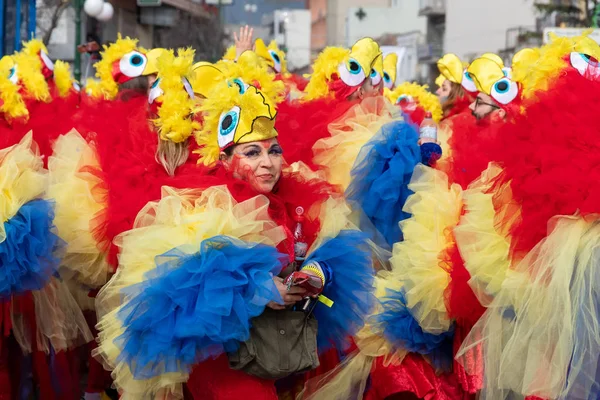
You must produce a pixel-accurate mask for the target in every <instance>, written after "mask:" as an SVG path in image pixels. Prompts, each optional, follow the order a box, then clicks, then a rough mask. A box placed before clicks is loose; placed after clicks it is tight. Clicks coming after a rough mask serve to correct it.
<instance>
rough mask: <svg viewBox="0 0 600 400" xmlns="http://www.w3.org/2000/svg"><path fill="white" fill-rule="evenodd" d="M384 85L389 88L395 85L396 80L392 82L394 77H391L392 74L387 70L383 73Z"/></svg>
mask: <svg viewBox="0 0 600 400" xmlns="http://www.w3.org/2000/svg"><path fill="white" fill-rule="evenodd" d="M383 85H384V86H385V87H386V88H388V89H391V88H392V87H394V82H392V78H390V74H388V73H387V72H384V73H383Z"/></svg>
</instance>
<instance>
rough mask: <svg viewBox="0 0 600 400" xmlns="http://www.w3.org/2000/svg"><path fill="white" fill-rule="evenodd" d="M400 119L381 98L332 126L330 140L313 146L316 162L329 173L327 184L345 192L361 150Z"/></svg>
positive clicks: (369, 100)
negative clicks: (384, 128)
mask: <svg viewBox="0 0 600 400" xmlns="http://www.w3.org/2000/svg"><path fill="white" fill-rule="evenodd" d="M400 118H401V117H400V115H399V111H398V110H397V109H396V108H395V107H394V106H392V105H391V104H389V103H388V102H387V101H385V99H384V98H383V97H381V96H380V97H374V98H367V99H365V100H363V101H362V102H361V103H359V104H357V105H355V106H354V107H352V108H351V109H350V110H349V111H348V112H347V113H346V114H344V115H343V116H342V117H341V118H340V119H339V120H338V121H335V122H332V123H331V124H330V125H329V133H330V135H331V136H330V137H328V138H324V139H320V140H318V141H317V142H316V143H315V144H314V146H313V153H314V154H315V156H314V158H313V162H314V163H315V164H317V165H320V166H322V167H323V169H324V170H325V171H326V172H327V180H328V182H330V183H332V184H334V185H340V186H341V187H342V188H343V189H344V190H345V189H346V188H347V187H348V185H349V184H350V171H351V170H352V167H353V166H354V162H355V161H356V158H357V157H358V154H359V152H360V150H361V149H362V147H363V146H364V145H365V144H366V143H367V142H368V141H369V140H370V139H371V138H372V137H373V135H375V134H376V133H377V131H378V130H379V129H380V128H381V127H382V126H383V125H385V124H387V123H388V122H392V121H393V120H395V119H400Z"/></svg>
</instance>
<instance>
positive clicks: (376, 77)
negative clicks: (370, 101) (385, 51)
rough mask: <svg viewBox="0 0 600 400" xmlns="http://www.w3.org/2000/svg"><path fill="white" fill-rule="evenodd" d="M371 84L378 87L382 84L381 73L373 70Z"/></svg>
mask: <svg viewBox="0 0 600 400" xmlns="http://www.w3.org/2000/svg"><path fill="white" fill-rule="evenodd" d="M370 77H371V84H372V85H373V86H377V85H379V84H380V83H381V75H379V72H377V71H375V70H374V69H372V70H371V75H370Z"/></svg>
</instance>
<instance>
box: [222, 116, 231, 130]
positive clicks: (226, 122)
mask: <svg viewBox="0 0 600 400" xmlns="http://www.w3.org/2000/svg"><path fill="white" fill-rule="evenodd" d="M232 123H233V118H232V117H231V115H227V116H226V117H225V118H223V122H221V128H223V129H227V128H229V127H230V126H231V124H232Z"/></svg>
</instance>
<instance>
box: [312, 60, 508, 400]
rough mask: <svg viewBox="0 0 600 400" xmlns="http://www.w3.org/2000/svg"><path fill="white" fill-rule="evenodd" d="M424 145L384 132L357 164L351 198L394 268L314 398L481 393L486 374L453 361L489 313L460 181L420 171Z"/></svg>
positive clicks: (389, 129) (391, 127) (386, 274)
mask: <svg viewBox="0 0 600 400" xmlns="http://www.w3.org/2000/svg"><path fill="white" fill-rule="evenodd" d="M490 62H491V61H490ZM474 64H475V65H477V62H475V63H474ZM486 65H487V64H484V65H483V66H482V67H481V71H485V72H486V77H490V78H492V79H493V77H494V76H495V75H494V73H495V69H494V68H491V69H487V68H485V66H486ZM494 65H497V64H495V63H494ZM487 67H488V68H489V67H490V65H487ZM498 71H499V73H500V79H502V78H505V76H504V74H503V72H502V68H501V67H500V66H498ZM492 83H495V82H493V81H492ZM416 138H417V136H416V132H415V131H414V130H413V132H412V134H411V133H410V132H409V131H408V132H405V133H402V131H400V130H399V129H397V128H396V129H394V125H393V124H389V126H384V127H383V129H382V130H381V131H380V132H379V133H378V135H377V136H376V139H375V140H373V142H372V143H370V144H368V145H367V146H365V147H364V148H363V151H362V152H361V155H360V156H359V160H360V162H357V163H356V164H355V168H354V169H353V182H352V183H351V185H350V187H349V189H348V190H347V192H346V195H347V197H348V198H349V200H351V201H354V203H355V204H356V205H358V206H360V207H361V208H362V210H363V211H364V213H365V214H366V215H367V216H368V217H369V219H370V220H371V222H372V223H373V225H375V227H376V228H377V229H378V230H379V232H380V233H382V235H383V236H384V238H385V239H386V241H387V242H388V244H389V245H390V246H391V245H393V256H392V258H391V260H390V263H391V266H392V269H391V271H389V272H387V271H384V272H381V273H380V274H379V276H378V278H377V281H376V282H377V296H378V298H379V300H380V303H379V304H380V305H379V308H378V309H376V310H375V312H374V314H373V316H372V317H371V318H370V319H369V324H368V325H367V327H365V329H363V331H361V332H360V333H359V335H357V337H356V338H355V340H356V344H357V346H358V352H357V353H356V354H354V355H353V356H352V357H349V358H348V360H347V362H346V364H345V365H344V366H343V367H342V368H340V369H339V370H338V371H335V372H334V374H332V377H333V379H331V380H330V381H327V380H322V381H321V383H320V384H317V387H318V388H319V389H318V390H316V391H315V392H314V393H311V396H310V397H309V398H314V399H321V398H322V399H326V398H327V399H330V398H331V399H335V398H339V399H343V398H347V395H348V394H349V393H350V391H354V390H355V388H357V387H358V388H361V389H362V390H363V391H366V395H365V398H368V399H384V398H386V397H388V396H391V395H394V394H399V393H400V394H406V393H411V394H412V395H414V396H416V397H418V398H440V399H445V398H448V399H455V398H463V397H468V396H469V394H474V393H475V392H476V391H477V390H478V389H480V388H481V382H480V381H479V380H478V379H479V376H478V375H475V376H470V375H467V374H465V373H464V370H462V369H461V368H462V367H461V366H460V365H457V364H455V363H454V362H453V356H454V354H455V352H456V350H457V349H458V347H459V346H460V344H461V343H462V339H463V338H464V337H465V336H466V334H467V333H468V332H469V329H470V327H471V326H472V325H473V324H474V323H475V322H476V321H477V318H478V317H479V316H480V315H481V314H482V312H483V309H482V307H481V306H480V305H479V303H478V302H477V298H476V297H475V295H474V294H473V292H472V291H471V289H470V288H469V286H468V281H469V278H470V277H469V274H468V272H467V271H466V270H465V268H464V266H463V265H462V259H461V257H460V254H459V253H458V251H457V248H456V245H455V238H454V237H453V235H452V229H453V228H454V227H455V226H456V225H457V224H458V221H459V217H460V215H461V211H462V200H461V192H462V191H461V189H460V186H459V185H457V184H452V181H451V180H450V179H453V176H451V177H448V175H446V174H445V173H444V172H442V171H440V170H436V169H434V168H429V167H426V166H422V165H421V166H417V162H418V161H419V160H418V158H416V157H415V154H418V153H417V151H418V146H417V144H416ZM398 223H400V224H399V225H398ZM471 361H472V360H471ZM453 364H454V365H453ZM368 378H370V387H369V386H367V382H368ZM345 396H346V397H345Z"/></svg>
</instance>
